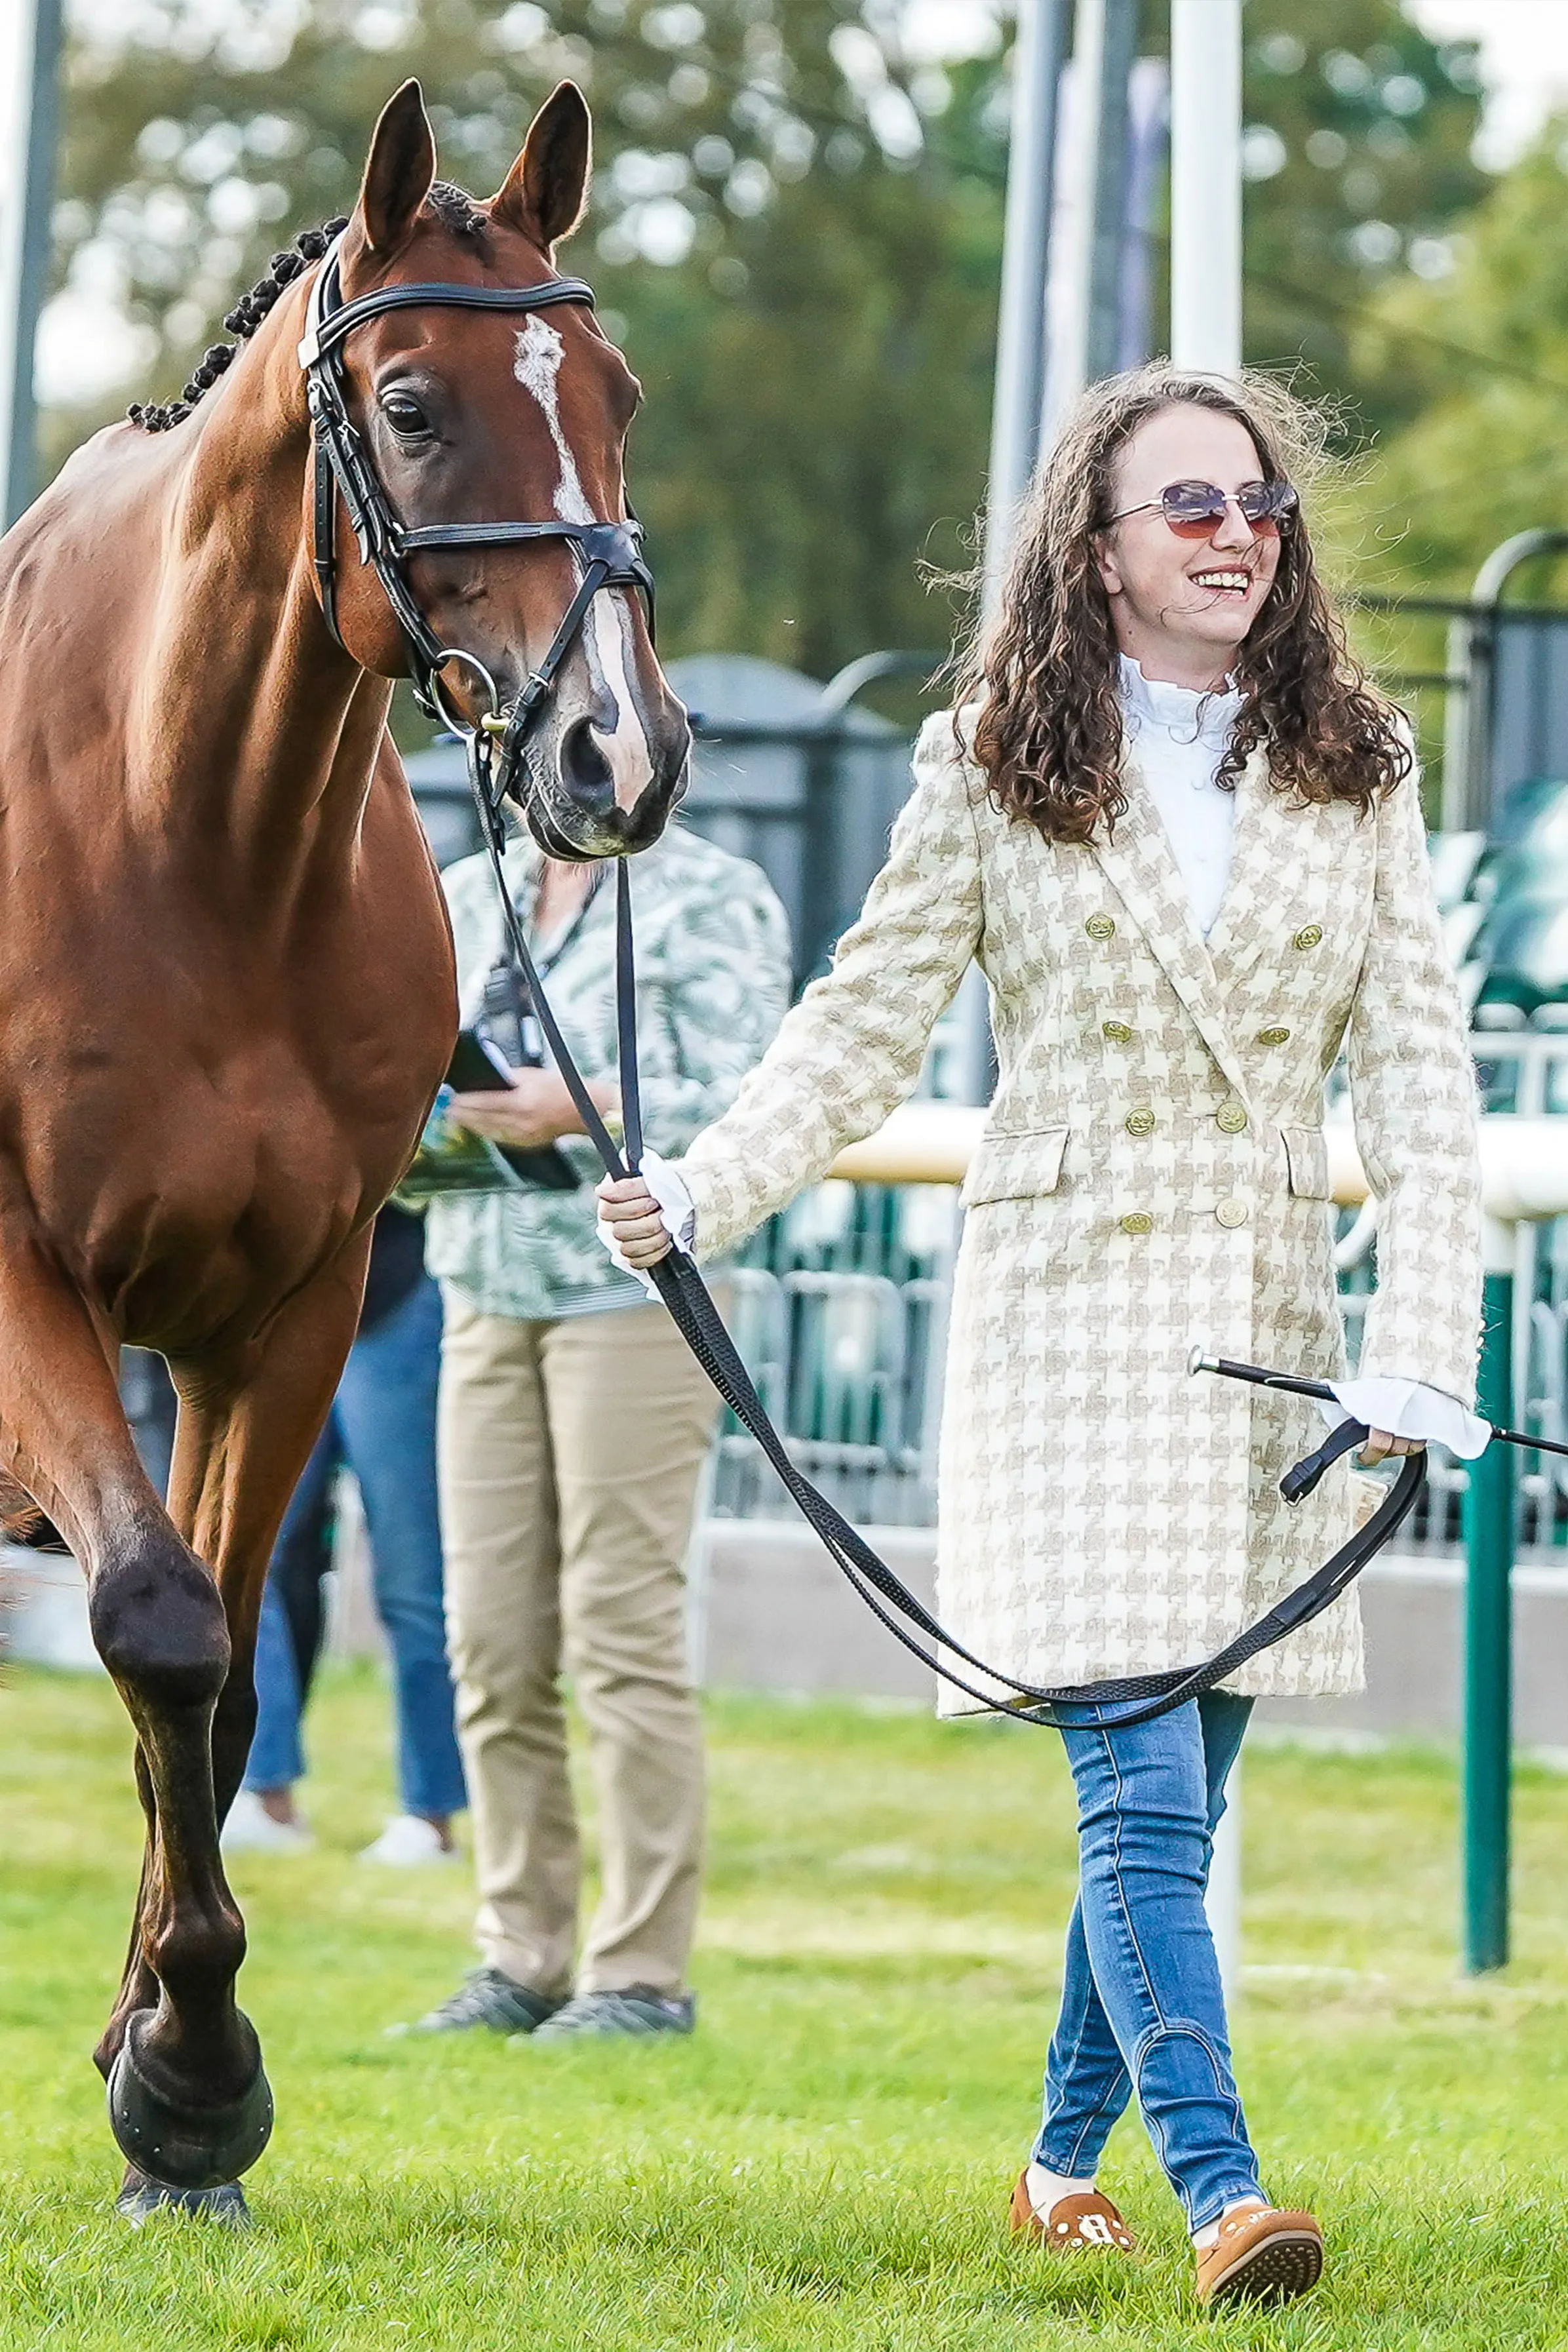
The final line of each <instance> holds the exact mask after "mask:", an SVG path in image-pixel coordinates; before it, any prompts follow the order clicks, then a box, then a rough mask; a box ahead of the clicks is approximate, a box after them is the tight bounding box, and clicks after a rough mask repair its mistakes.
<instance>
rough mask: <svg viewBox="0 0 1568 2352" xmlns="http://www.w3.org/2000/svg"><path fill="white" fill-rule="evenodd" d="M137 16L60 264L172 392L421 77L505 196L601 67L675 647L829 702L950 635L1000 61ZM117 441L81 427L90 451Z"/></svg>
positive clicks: (80, 76) (363, 4) (596, 257)
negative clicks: (763, 663) (934, 587)
mask: <svg viewBox="0 0 1568 2352" xmlns="http://www.w3.org/2000/svg"><path fill="white" fill-rule="evenodd" d="M871 14H872V12H871V11H868V17H869V16H870V15H871ZM107 23H108V28H107V29H102V30H100V31H98V32H95V33H93V34H92V35H90V36H79V37H78V39H77V41H76V44H75V47H74V49H73V53H72V58H71V66H70V89H69V97H68V105H67V108H66V118H65V119H66V142H65V152H64V156H63V160H62V171H61V197H62V201H61V203H60V205H59V207H58V215H57V220H58V248H59V264H60V268H61V271H62V273H63V274H64V275H65V276H66V277H67V278H69V277H70V276H71V275H72V274H73V273H74V274H75V276H76V277H77V278H78V279H79V280H80V281H82V282H86V283H89V284H92V285H95V286H98V287H102V286H103V285H104V283H105V282H106V280H107V281H108V282H109V283H110V284H112V286H113V287H114V289H115V290H116V292H117V293H118V295H119V298H120V299H121V304H122V307H123V309H124V310H125V311H126V312H127V313H128V315H129V316H130V317H131V318H132V320H135V321H137V322H138V323H139V324H140V326H141V327H142V330H143V331H144V332H145V333H146V335H147V340H148V341H149V344H150V345H151V346H152V349H153V354H154V356H153V364H152V366H151V367H150V369H149V372H148V379H147V380H148V383H150V384H154V385H155V386H156V387H157V389H158V390H159V391H160V392H161V393H163V394H167V393H169V392H172V391H173V390H174V388H175V387H176V386H177V384H178V383H179V382H180V380H181V379H182V378H183V376H184V374H185V373H187V371H188V369H189V366H190V364H191V363H192V361H193V359H194V357H195V355H196V354H197V353H198V352H200V350H201V349H202V347H203V346H204V345H205V343H206V342H207V341H209V340H210V339H211V338H212V336H213V335H214V334H215V333H216V332H217V331H218V329H217V328H216V320H219V319H221V316H222V314H223V312H224V310H226V308H227V307H228V306H229V305H230V303H231V302H232V301H233V299H234V297H235V293H236V290H237V289H238V288H240V287H242V286H244V285H245V284H247V283H248V282H249V281H250V280H251V279H252V278H254V277H255V276H256V274H257V272H258V269H259V268H260V267H261V266H262V264H263V262H264V260H265V257H266V255H267V253H268V249H269V247H271V246H272V245H274V244H276V243H277V242H278V241H279V236H281V235H282V233H283V230H284V226H285V224H287V226H288V227H289V229H290V230H291V229H292V228H293V227H296V226H303V225H304V224H305V223H307V222H310V221H316V220H320V219H322V218H325V217H327V216H330V215H331V214H333V213H335V212H339V211H343V210H346V209H347V208H348V205H349V204H350V203H351V201H352V199H353V192H354V187H355V184H356V182H357V179H358V174H359V169H360V165H361V162H362V159H363V151H364V147H365V144H366V142H367V139H368V134H369V129H370V125H371V124H372V122H373V121H374V117H375V114H376V111H377V110H378V108H379V107H380V105H381V104H382V103H383V101H384V99H385V98H386V96H387V95H388V93H389V92H390V91H391V90H392V89H394V88H395V86H396V84H397V83H398V82H399V81H401V80H402V79H403V78H404V76H405V75H406V74H409V73H416V74H418V75H419V77H420V79H421V80H422V81H423V83H424V86H425V90H426V100H427V102H428V104H429V106H430V110H431V114H432V119H433V121H434V122H435V126H436V131H437V142H438V145H439V150H440V157H441V168H442V170H443V172H444V173H446V174H447V176H449V177H450V178H452V179H454V180H457V181H458V182H460V183H461V184H464V185H466V186H468V188H470V189H471V190H472V191H473V192H474V193H476V194H486V193H488V192H489V190H491V189H493V188H495V187H496V186H498V185H499V184H500V180H501V178H502V177H503V176H504V174H505V172H506V170H507V167H508V165H509V164H510V161H511V159H512V156H513V155H514V153H515V152H516V150H517V147H518V145H519V143H520V142H521V135H522V131H523V129H524V127H525V126H526V123H527V121H528V118H529V115H530V113H531V110H532V108H533V107H534V106H535V105H536V104H537V103H538V101H539V100H540V99H542V97H543V96H544V95H545V94H546V92H547V91H548V90H549V89H550V88H551V87H552V84H553V82H554V81H555V80H556V79H558V78H559V77H560V76H562V75H563V74H570V75H572V76H574V78H575V79H577V80H579V81H580V82H581V83H582V84H583V85H584V88H585V89H586V90H587V92H588V95H589V98H590V100H591V102H592V104H593V106H594V110H595V122H596V139H597V173H596V181H595V197H594V204H593V209H592V213H591V215H590V220H589V224H588V226H587V227H586V228H585V230H584V232H583V234H582V236H581V237H580V239H579V242H578V247H577V248H576V250H575V252H574V256H573V262H572V266H573V267H574V268H579V269H581V270H582V271H583V272H584V274H585V275H588V276H590V277H592V278H593V279H594V281H595V286H596V289H597V290H598V293H599V297H600V301H601V306H602V316H603V318H604V321H605V326H606V328H607V329H608V331H610V332H611V333H612V334H613V335H614V336H615V337H616V339H617V340H618V341H623V342H624V344H625V346H626V351H627V354H628V357H629V358H630V360H631V362H632V364H633V366H634V367H635V368H636V369H637V373H639V375H640V376H641V377H642V379H643V382H644V384H645V387H646V390H647V408H646V411H645V414H644V417H643V420H642V422H641V423H640V424H639V425H638V428H637V437H636V443H635V448H634V467H635V483H636V495H637V500H638V504H639V508H640V509H641V511H642V512H643V514H644V517H645V519H646V520H647V524H648V527H649V532H650V537H651V540H652V544H653V551H654V559H655V562H656V564H657V566H658V579H659V606H660V619H661V629H662V632H663V642H664V643H665V644H666V645H667V646H668V649H669V650H671V651H675V652H679V651H686V650H690V649H692V648H694V647H697V646H715V645H720V646H730V647H734V648H741V649H747V650H752V651H757V652H762V653H767V654H771V655H773V656H775V657H777V658H780V659H784V660H787V661H790V662H793V663H795V664H797V665H798V666H799V667H803V668H805V669H808V670H812V671H815V672H816V673H817V674H819V675H821V674H826V673H827V672H828V671H830V670H832V669H833V668H834V667H837V664H838V663H839V662H841V661H843V660H845V659H847V658H848V657H849V656H852V655H854V654H856V653H859V652H863V651H864V650H866V649H867V647H868V646H876V645H882V644H921V643H924V642H927V641H928V640H930V639H931V637H932V635H933V633H934V635H936V636H937V638H938V639H939V640H940V638H941V636H942V635H943V633H944V632H943V629H942V619H943V617H944V616H942V615H941V614H932V613H931V611H930V610H929V609H928V606H927V603H926V599H925V596H924V592H923V591H922V589H921V586H920V584H919V582H918V580H917V577H916V564H917V559H918V557H919V556H920V555H921V553H922V552H923V551H925V549H926V546H927V542H928V538H929V536H930V534H931V529H932V525H933V523H940V522H942V521H943V520H945V521H946V522H947V523H948V524H949V526H950V528H949V530H948V532H947V534H946V537H945V540H943V541H942V542H941V551H942V553H943V554H944V555H945V556H948V557H952V556H956V555H958V554H960V553H961V552H962V549H961V542H960V541H959V538H958V536H957V530H958V528H959V527H960V526H962V524H963V522H964V521H965V520H967V518H968V517H969V516H970V515H971V514H972V513H973V509H974V508H975V506H976V505H977V504H978V502H979V499H980V497H981V494H982V490H983V487H984V483H983V474H984V451H985V447H986V436H987V425H988V415H989V403H990V376H991V361H992V347H993V339H994V308H995V282H996V271H997V267H998V260H999V254H1000V243H1001V205H1002V186H1003V179H1004V175H1005V108H1004V107H1003V106H1002V105H1000V104H999V103H998V85H999V77H1000V73H1001V64H1000V57H999V54H998V55H997V56H994V57H992V58H983V59H981V60H978V61H974V62H972V63H970V64H967V65H964V66H962V67H959V68H955V69H953V70H952V71H941V70H938V69H936V68H933V67H931V65H929V64H926V65H923V66H922V65H921V64H919V63H917V62H913V61H911V60H910V59H909V58H906V57H905V55H904V54H903V52H902V49H901V47H900V37H899V33H898V14H897V12H896V11H893V10H889V12H888V13H887V15H886V16H885V17H882V16H879V17H878V19H877V24H878V29H877V30H875V31H873V30H872V29H871V27H870V24H869V22H868V20H867V19H866V18H863V17H862V16H861V15H860V13H859V12H858V8H857V7H856V6H855V5H851V0H783V5H780V6H778V7H777V9H776V10H775V9H774V8H772V7H770V6H769V5H767V0H707V5H704V6H702V7H699V6H698V5H695V0H663V5H653V6H650V7H645V8H643V9H642V10H641V11H640V13H637V14H634V13H632V12H631V11H630V10H628V8H627V6H626V0H552V6H551V7H550V9H549V11H548V12H547V11H546V9H545V8H544V7H543V6H541V5H535V0H512V5H510V6H507V7H505V8H503V9H500V10H497V9H496V8H494V7H493V6H489V5H482V0H315V5H313V6H312V7H310V9H309V11H301V10H298V9H293V8H290V7H287V6H285V5H283V0H239V5H230V6H229V7H228V9H227V10H226V11H215V10H213V9H212V8H211V7H210V6H207V5H203V0H142V5H141V6H140V8H139V9H138V10H137V11H136V12H134V14H133V15H132V16H130V17H128V18H127V19H125V20H124V27H123V29H122V30H121V29H116V28H115V27H114V25H113V21H112V20H111V19H110V20H107ZM939 140H940V142H942V143H940V144H939ZM118 405H119V404H118V403H117V404H116V406H117V407H118ZM84 421H85V422H87V423H89V424H96V423H98V422H100V421H101V420H100V418H98V417H96V416H93V417H91V418H89V419H87V420H83V419H82V418H80V417H79V416H78V417H76V418H75V419H67V418H64V417H57V418H56V419H55V420H54V436H53V438H54V454H55V455H56V457H58V456H63V454H64V449H65V447H66V446H68V442H69V440H70V439H72V438H75V437H77V436H78V435H79V432H80V430H81V427H82V424H83V422H84ZM62 428H63V429H62ZM73 428H74V429H73Z"/></svg>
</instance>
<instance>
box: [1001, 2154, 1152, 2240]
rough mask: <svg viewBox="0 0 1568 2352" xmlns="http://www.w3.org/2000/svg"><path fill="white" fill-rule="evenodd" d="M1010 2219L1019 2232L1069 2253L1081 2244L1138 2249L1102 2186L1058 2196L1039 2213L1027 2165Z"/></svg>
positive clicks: (1009, 2210)
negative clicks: (1032, 2198) (1081, 2193)
mask: <svg viewBox="0 0 1568 2352" xmlns="http://www.w3.org/2000/svg"><path fill="white" fill-rule="evenodd" d="M1007 2219H1008V2221H1009V2222H1010V2223H1011V2225H1012V2227H1013V2230H1014V2231H1015V2232H1022V2233H1024V2234H1026V2235H1027V2236H1029V2237H1032V2238H1037V2239H1038V2240H1039V2242H1040V2243H1041V2244H1042V2245H1045V2246H1049V2247H1050V2248H1051V2249H1052V2251H1053V2252H1058V2253H1067V2252H1069V2251H1070V2250H1071V2249H1073V2248H1075V2247H1078V2246H1091V2247H1094V2248H1096V2249H1097V2250H1098V2251H1099V2252H1101V2253H1103V2252H1106V2251H1107V2249H1108V2248H1109V2249H1111V2250H1114V2251H1115V2252H1118V2253H1122V2254H1132V2253H1136V2252H1137V2251H1138V2242H1137V2240H1136V2239H1135V2238H1134V2237H1133V2235H1132V2232H1131V2230H1130V2229H1129V2228H1128V2226H1127V2224H1126V2222H1125V2221H1123V2220H1122V2218H1121V2214H1120V2213H1119V2212H1118V2211H1117V2210H1116V2208H1115V2206H1114V2205H1113V2204H1112V2203H1111V2201H1110V2198H1109V2197H1102V2196H1101V2195H1100V2191H1099V2189H1091V2190H1089V2194H1088V2195H1087V2196H1078V2197H1058V2200H1057V2201H1056V2203H1055V2204H1054V2205H1053V2206H1052V2207H1051V2209H1050V2210H1049V2212H1047V2213H1044V2214H1040V2213H1037V2212H1036V2210H1035V2209H1034V2207H1033V2206H1032V2205H1031V2204H1030V2202H1029V2175H1028V2170H1027V2168H1025V2170H1024V2171H1022V2172H1020V2174H1019V2175H1018V2185H1017V2187H1016V2189H1014V2191H1013V2202H1012V2205H1011V2206H1010V2208H1009V2209H1008V2213H1007Z"/></svg>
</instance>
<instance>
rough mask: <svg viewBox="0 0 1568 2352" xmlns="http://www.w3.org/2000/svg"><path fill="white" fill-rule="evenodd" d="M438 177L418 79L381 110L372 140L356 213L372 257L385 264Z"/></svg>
mask: <svg viewBox="0 0 1568 2352" xmlns="http://www.w3.org/2000/svg"><path fill="white" fill-rule="evenodd" d="M435 177H436V135H435V133H434V131H432V130H431V128H430V118H429V116H428V115H427V114H426V111H425V99H424V94H423V92H422V91H421V89H420V88H419V84H418V83H417V82H416V81H405V83H404V85H403V88H402V89H400V90H396V91H395V92H394V94H393V95H392V97H391V98H389V99H388V100H387V101H386V104H385V105H384V107H383V108H382V110H381V120H380V121H379V122H378V123H377V124H376V126H375V130H374V133H373V134H372V137H371V142H370V153H369V155H368V156H367V157H366V159H365V167H364V180H363V184H362V186H361V188H360V192H359V203H358V205H356V206H355V208H354V209H355V213H356V215H357V218H358V221H359V224H360V226H362V227H363V231H364V235H365V241H366V243H367V244H368V245H369V247H370V249H371V251H372V252H373V253H375V254H378V255H380V257H382V259H383V260H385V259H387V258H388V257H390V256H391V255H392V254H395V252H397V250H398V248H399V247H401V246H402V245H403V244H404V243H405V241H406V239H407V236H408V232H409V230H410V229H411V228H412V227H413V226H414V220H415V215H416V213H417V212H418V210H419V207H420V205H422V204H423V203H424V201H425V199H426V196H427V195H428V194H429V193H430V184H431V182H432V181H433V180H434V179H435Z"/></svg>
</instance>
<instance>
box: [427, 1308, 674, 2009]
mask: <svg viewBox="0 0 1568 2352" xmlns="http://www.w3.org/2000/svg"><path fill="white" fill-rule="evenodd" d="M446 1307H447V1324H446V1336H445V1339H444V1342H443V1349H442V1377H441V1405H440V1428H439V1444H440V1478H441V1517H442V1526H443V1531H444V1537H445V1542H446V1550H447V1638H448V1643H449V1646H450V1651H451V1660H452V1673H453V1677H454V1680H455V1681H456V1684H457V1690H458V1738H459V1739H460V1741H461V1744H462V1749H463V1761H464V1765H465V1768H466V1769H467V1772H468V1792H469V1802H470V1805H471V1807H472V1817H473V1832H474V1853H475V1861H476V1865H477V1869H478V1874H479V1896H480V1903H479V1917H478V1921H477V1936H478V1942H479V1950H480V1952H481V1954H482V1955H483V1957H484V1958H485V1959H486V1960H488V1961H489V1962H490V1963H491V1964H492V1965H493V1966H494V1967H496V1968H498V1969H501V1970H502V1971H503V1972H504V1973H505V1974H506V1975H507V1976H509V1977H510V1978H511V1979H512V1980H513V1982H514V1983H517V1984H522V1985H527V1986H529V1987H530V1988H531V1990H533V1991H535V1992H539V1993H543V1994H545V1995H548V1996H556V1995H560V1994H563V1993H566V1992H568V1991H569V1990H571V1989H572V1987H573V1983H574V1974H573V1958H574V1950H575V1947H576V1941H577V1915H578V1896H579V1882H580V1877H581V1859H580V1849H579V1843H578V1832H577V1818H576V1810H575V1807H574V1803H573V1799H572V1787H571V1781H570V1779H569V1777H568V1770H567V1749H566V1720H565V1713H564V1708H563V1701H562V1695H561V1675H562V1670H563V1667H564V1668H565V1669H566V1670H567V1671H569V1672H570V1674H571V1675H572V1677H573V1681H574V1688H575V1693H576V1698H577V1703H578V1706H579V1707H580V1708H581V1710H582V1713H583V1715H584V1717H585V1719H586V1722H587V1727H588V1733H589V1745H590V1752H591V1756H592V1762H593V1771H594V1779H595V1787H596V1790H597V1794H598V1813H599V1842H600V1854H601V1885H602V1892H601V1895H600V1899H599V1904H598V1907H597V1909H596V1910H595V1914H594V1916H593V1919H592V1922H591V1923H590V1926H589V1929H588V1935H587V1939H586V1942H585V1944H584V1950H583V1958H582V1961H581V1964H580V1966H579V1967H578V1969H577V1970H576V1975H575V1983H576V1986H577V1988H578V1990H583V1991H605V1990H616V1989H619V1988H622V1987H625V1986H626V1985H632V1984H647V1985H652V1986H655V1987H656V1988H657V1989H658V1990H659V1991H661V1992H678V1991H679V1990H682V1989H683V1987H684V1985H685V1982H686V1963H687V1958H688V1955H689V1951H690V1948H691V1937H692V1932H693V1928H694V1927H695V1923H696V1913H697V1899H698V1891H699V1882H700V1870H701V1862H702V1830H703V1757H702V1736H701V1727H700V1718H699V1714H698V1708H697V1702H696V1699H695V1697H694V1696H693V1693H692V1689H691V1684H690V1678H689V1672H688V1667H687V1657H686V1636H685V1609H684V1567H685V1560H686V1553H687V1549H688V1546H689V1541H690V1535H691V1519H692V1512H693V1509H694V1507H695V1504H696V1499H697V1493H698V1486H699V1482H700V1477H701V1474H702V1468H703V1465H704V1462H705V1461H706V1458H707V1454H708V1450H709V1446H710V1443H711V1440H712V1434H713V1425H714V1419H715V1414H716V1409H717V1402H718V1401H717V1399H716V1398H715V1396H714V1393H713V1391H712V1389H711V1388H710V1385H709V1383H708V1381H707V1380H706V1379H705V1378H704V1376H703V1374H702V1372H701V1371H700V1370H699V1368H698V1366H697V1363H696V1361H695V1360H694V1359H693V1357H692V1356H691V1354H690V1351H689V1349H688V1348H687V1346H686V1343H685V1341H684V1340H683V1339H681V1337H680V1335H679V1332H678V1331H677V1329H676V1328H675V1326H674V1324H673V1323H672V1322H671V1321H670V1319H669V1318H668V1315H667V1314H666V1312H665V1310H664V1308H663V1307H656V1306H648V1307H626V1308H616V1309H612V1310H611V1311H609V1312H607V1313H605V1314H598V1315H577V1316H572V1317H569V1318H564V1319H563V1320H562V1321H560V1322H548V1323H545V1322H542V1323H526V1322H521V1321H519V1320H516V1319H515V1318H510V1317H505V1316H493V1315H481V1314H479V1312H478V1311H477V1310H476V1309H475V1308H474V1307H473V1306H472V1305H471V1304H469V1303H468V1301H467V1300H466V1299H465V1297H464V1296H463V1294H462V1292H461V1291H458V1290H456V1289H453V1288H452V1287H450V1286H447V1290H446Z"/></svg>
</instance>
